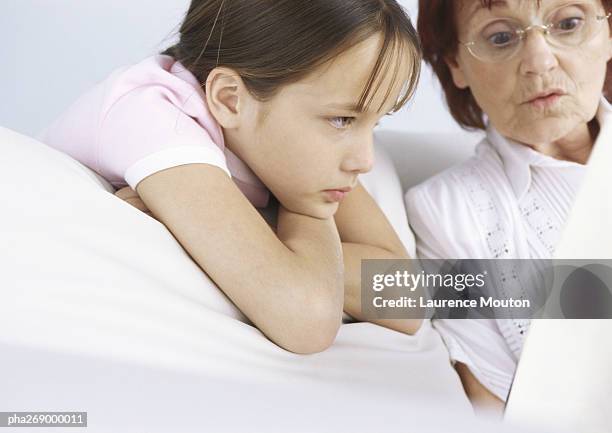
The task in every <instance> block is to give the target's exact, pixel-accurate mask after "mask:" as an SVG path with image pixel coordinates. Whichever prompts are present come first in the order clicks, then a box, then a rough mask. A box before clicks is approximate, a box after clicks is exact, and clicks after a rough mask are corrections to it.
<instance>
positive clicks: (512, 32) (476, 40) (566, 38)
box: [460, 3, 612, 63]
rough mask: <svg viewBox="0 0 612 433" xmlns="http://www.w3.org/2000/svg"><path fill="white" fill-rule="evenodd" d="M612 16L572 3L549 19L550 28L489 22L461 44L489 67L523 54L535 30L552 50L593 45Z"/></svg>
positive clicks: (495, 20) (505, 19)
mask: <svg viewBox="0 0 612 433" xmlns="http://www.w3.org/2000/svg"><path fill="white" fill-rule="evenodd" d="M610 16H612V13H608V14H607V15H603V14H602V13H601V12H600V11H599V10H598V9H597V8H596V7H595V5H593V4H591V3H571V4H567V5H564V6H562V7H560V8H558V9H556V10H554V11H553V12H552V13H551V14H549V15H548V17H547V19H546V20H545V21H544V22H545V23H547V24H544V25H541V24H531V25H529V26H527V27H523V26H522V25H521V23H520V22H519V21H517V20H513V19H507V18H501V19H494V20H489V21H488V22H487V23H485V24H484V25H481V26H478V27H476V28H475V30H474V31H473V32H471V33H470V35H469V38H470V42H460V44H461V45H463V46H465V47H466V48H467V49H468V51H469V52H470V54H472V55H473V56H474V57H476V58H477V59H478V60H481V61H483V62H488V63H496V62H504V61H506V60H510V59H511V58H512V57H514V56H515V55H516V54H517V53H518V52H520V51H521V49H522V47H523V45H524V43H525V39H526V38H527V35H528V33H529V32H530V31H531V30H540V31H542V33H543V34H544V37H545V38H546V40H547V41H548V43H549V44H550V45H551V46H554V47H557V48H575V47H579V46H581V45H583V44H586V43H587V42H589V41H591V40H592V39H593V38H594V37H595V36H596V35H597V34H598V33H599V32H600V31H601V29H602V28H603V24H604V23H607V22H608V21H607V20H608V18H610Z"/></svg>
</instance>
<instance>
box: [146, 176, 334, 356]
mask: <svg viewBox="0 0 612 433" xmlns="http://www.w3.org/2000/svg"><path fill="white" fill-rule="evenodd" d="M137 192H138V195H139V196H140V197H141V199H142V201H143V202H144V204H145V205H146V207H147V208H148V209H150V211H151V213H152V214H153V215H154V216H155V218H156V219H158V220H159V221H160V222H162V223H163V224H165V225H166V227H167V228H168V229H169V230H170V231H171V232H172V234H173V235H174V236H175V237H176V239H177V240H178V241H179V242H180V244H181V245H182V246H183V248H184V249H185V250H186V251H187V252H188V253H189V254H190V255H191V257H192V258H193V259H194V260H195V262H196V263H197V264H198V265H199V266H200V267H201V268H202V269H203V270H204V271H205V272H206V273H207V274H208V275H209V276H210V277H211V278H212V279H213V280H214V281H215V283H216V284H217V285H218V286H219V287H220V288H221V289H222V290H223V291H224V292H225V294H226V295H227V296H228V297H229V298H230V299H231V300H232V301H233V302H234V303H235V304H236V306H237V307H238V308H239V309H240V310H241V311H242V312H243V313H244V314H245V315H246V316H247V317H248V318H249V319H250V320H251V321H252V322H253V323H254V324H255V325H256V326H257V327H258V328H259V329H260V330H261V331H262V332H263V333H264V334H265V335H266V336H267V337H268V338H270V339H271V340H272V341H274V342H275V343H276V344H278V345H279V346H281V347H283V348H285V349H287V350H289V351H292V352H296V353H312V352H319V351H321V350H324V349H325V348H327V347H328V346H329V345H331V343H332V342H333V340H334V338H335V336H336V333H337V331H338V329H339V326H340V324H341V321H342V304H343V263H342V249H341V245H340V238H339V235H338V231H337V229H336V225H335V224H334V221H333V219H332V218H329V219H327V220H321V219H316V218H313V217H309V216H304V215H299V214H296V213H292V212H290V211H288V210H286V209H284V208H282V206H281V208H280V209H279V215H278V225H277V234H275V233H274V232H273V231H272V229H270V227H269V226H268V224H267V223H266V222H265V221H264V220H263V218H262V217H261V216H260V215H259V213H258V212H257V211H256V209H255V208H254V207H253V206H252V205H251V203H250V202H249V201H248V200H247V199H246V197H245V196H244V195H243V194H242V192H240V190H239V189H238V188H237V187H236V186H235V184H234V182H233V181H232V180H231V178H230V177H229V176H227V174H225V173H224V172H223V171H222V170H221V169H219V168H217V167H214V166H211V165H206V164H190V165H183V166H179V167H174V168H171V169H168V170H164V171H160V172H158V173H155V174H153V175H151V176H149V177H147V178H146V179H144V180H143V181H142V182H140V183H139V184H138V185H137Z"/></svg>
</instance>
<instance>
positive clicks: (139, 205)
mask: <svg viewBox="0 0 612 433" xmlns="http://www.w3.org/2000/svg"><path fill="white" fill-rule="evenodd" d="M115 195H116V196H117V197H119V198H120V199H121V200H123V201H125V202H126V203H129V204H131V205H132V206H134V207H135V208H136V209H138V210H139V211H142V212H144V213H146V214H147V215H149V216H150V217H153V215H152V214H151V211H150V210H149V208H148V207H147V206H146V205H145V204H144V202H143V201H142V200H141V198H140V196H139V195H138V193H137V192H136V191H134V190H133V189H132V188H130V187H129V186H126V187H125V188H121V189H120V190H119V191H117V192H115Z"/></svg>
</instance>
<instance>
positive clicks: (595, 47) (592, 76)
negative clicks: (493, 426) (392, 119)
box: [447, 0, 612, 413]
mask: <svg viewBox="0 0 612 433" xmlns="http://www.w3.org/2000/svg"><path fill="white" fill-rule="evenodd" d="M566 3H569V2H567V1H564V0H542V2H541V6H540V7H539V8H538V6H537V2H535V1H525V0H507V1H505V2H504V1H499V2H495V3H494V5H493V7H492V9H491V10H489V9H487V8H483V7H481V2H480V0H463V1H462V2H461V5H460V7H459V8H458V11H457V14H458V16H457V23H458V36H459V40H460V41H464V42H467V41H469V39H470V35H471V34H473V33H474V31H475V29H479V28H481V27H482V26H483V25H484V24H485V23H487V22H489V21H491V20H492V19H495V18H496V17H507V18H512V19H518V20H519V21H521V22H522V23H523V24H524V25H525V26H528V25H530V24H531V23H533V22H536V23H542V22H544V21H545V19H546V17H547V15H548V14H549V13H550V12H551V11H553V10H555V9H557V8H559V7H561V6H563V5H564V4H566ZM592 3H593V4H595V5H597V6H598V8H599V9H600V10H601V11H602V12H603V10H604V9H603V5H602V3H601V2H600V0H592ZM611 58H612V39H611V37H610V29H609V27H608V26H607V25H605V26H603V29H602V31H601V32H599V33H598V34H597V35H596V37H594V38H593V39H592V40H591V41H589V42H588V43H587V44H585V45H583V46H581V47H579V48H574V49H567V48H565V49H559V48H556V47H553V46H551V45H549V44H548V43H547V41H546V39H545V38H544V36H543V34H542V33H541V32H538V31H532V32H529V34H528V36H527V39H526V41H525V44H524V46H523V48H522V50H521V51H520V52H519V53H518V54H517V55H516V56H515V57H514V58H512V59H509V60H507V61H504V62H500V63H487V62H483V61H481V60H478V59H476V58H475V57H473V56H472V55H471V54H470V53H469V52H468V51H467V49H465V48H464V47H462V46H460V47H459V49H458V52H457V56H456V58H453V59H447V64H448V65H449V67H450V69H451V72H452V76H453V81H454V83H455V85H456V86H457V87H459V88H462V89H465V88H469V89H470V90H471V92H472V94H473V95H474V97H475V99H476V101H477V102H478V105H479V106H480V107H481V108H482V110H483V111H484V112H485V113H486V115H487V116H488V118H489V121H490V122H491V123H492V125H493V126H494V127H495V128H496V129H497V130H498V131H499V132H500V133H501V134H502V135H503V136H505V137H508V138H510V139H512V140H514V141H516V142H519V143H522V144H524V145H525V146H529V147H531V148H533V149H535V150H537V151H538V152H540V153H543V154H545V155H549V156H552V157H554V158H557V159H561V160H567V161H574V162H578V163H581V164H585V163H586V162H587V160H588V158H589V156H590V154H591V150H592V148H593V144H594V141H595V139H596V137H597V132H598V130H599V127H598V125H597V122H596V120H594V117H595V114H596V111H597V107H598V104H599V99H600V97H601V94H602V89H603V85H604V80H605V75H606V67H607V63H608V61H609V60H610V59H611ZM553 87H554V88H560V89H562V90H563V93H564V95H563V96H562V97H561V98H559V100H558V101H557V102H556V103H555V104H554V105H552V106H549V107H546V108H542V107H538V106H534V104H529V103H528V101H529V100H531V99H532V98H533V96H534V95H536V94H538V93H540V92H543V91H547V90H549V89H550V88H553ZM455 368H456V370H457V372H458V373H459V376H460V377H461V381H462V383H463V385H464V388H465V390H466V393H467V394H468V396H469V397H470V400H471V401H472V403H473V404H474V406H475V408H476V409H477V410H486V411H494V412H497V413H501V412H503V408H504V403H503V402H502V401H501V400H500V399H499V398H497V397H496V396H495V395H494V394H492V393H491V392H490V391H489V390H488V389H487V388H485V387H484V386H483V385H482V384H481V383H480V382H478V380H477V379H476V378H475V377H474V375H473V374H472V372H471V371H470V370H469V368H468V367H467V366H466V365H465V364H462V363H457V364H456V366H455Z"/></svg>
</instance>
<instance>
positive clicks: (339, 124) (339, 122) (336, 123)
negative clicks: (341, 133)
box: [329, 117, 355, 129]
mask: <svg viewBox="0 0 612 433" xmlns="http://www.w3.org/2000/svg"><path fill="white" fill-rule="evenodd" d="M329 121H330V123H331V124H332V126H333V127H334V128H337V129H346V128H348V127H349V126H351V125H352V124H353V122H354V121H355V118H354V117H332V118H331V119H329Z"/></svg>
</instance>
